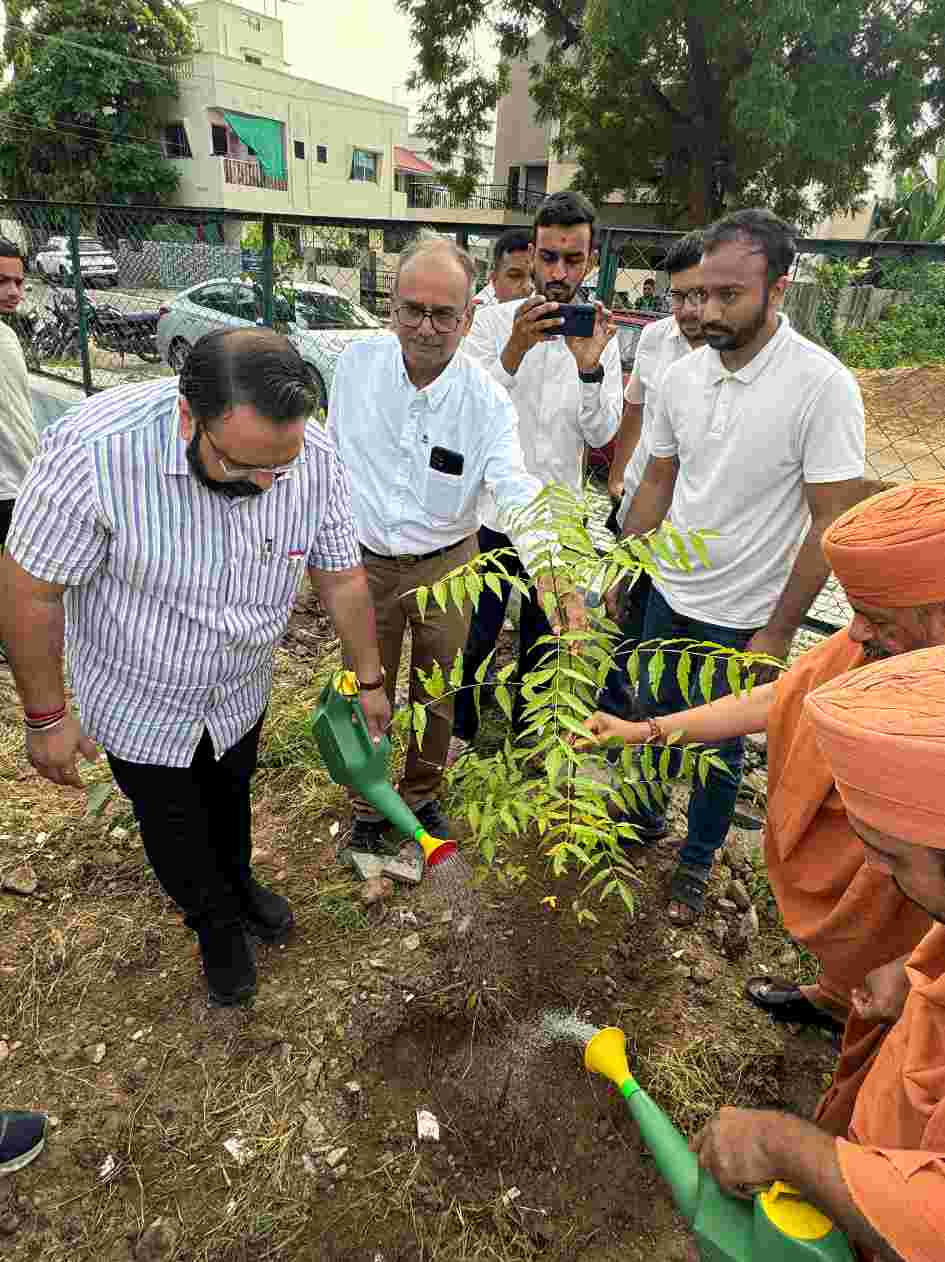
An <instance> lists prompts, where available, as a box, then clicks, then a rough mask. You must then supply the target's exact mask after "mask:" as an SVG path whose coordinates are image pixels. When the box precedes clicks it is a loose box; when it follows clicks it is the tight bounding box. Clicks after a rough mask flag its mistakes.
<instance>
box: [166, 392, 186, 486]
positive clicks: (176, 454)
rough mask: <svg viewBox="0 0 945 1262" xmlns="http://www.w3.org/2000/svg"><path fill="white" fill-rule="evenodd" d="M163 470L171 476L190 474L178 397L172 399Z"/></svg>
mask: <svg viewBox="0 0 945 1262" xmlns="http://www.w3.org/2000/svg"><path fill="white" fill-rule="evenodd" d="M164 472H165V473H168V474H170V475H171V476H178V477H181V476H183V477H189V476H190V465H189V464H188V462H187V444H186V442H184V439H183V438H182V437H181V432H180V401H179V400H178V399H175V400H174V407H173V409H172V410H171V424H170V429H169V431H168V435H167V443H166V444H165V447H164Z"/></svg>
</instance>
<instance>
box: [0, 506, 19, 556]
mask: <svg viewBox="0 0 945 1262" xmlns="http://www.w3.org/2000/svg"><path fill="white" fill-rule="evenodd" d="M15 503H16V500H0V552H2V551H3V548H4V545H5V544H6V541H7V535H8V534H9V533H10V523H11V522H12V521H13V505H14V504H15Z"/></svg>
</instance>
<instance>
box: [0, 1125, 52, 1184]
mask: <svg viewBox="0 0 945 1262" xmlns="http://www.w3.org/2000/svg"><path fill="white" fill-rule="evenodd" d="M45 1143H46V1114H45V1113H31V1112H27V1111H26V1110H19V1109H3V1110H0V1174H12V1173H13V1172H14V1170H22V1169H23V1167H24V1166H28V1165H29V1163H30V1162H31V1161H32V1160H33V1158H34V1157H38V1156H39V1154H40V1153H41V1152H42V1151H43V1145H44V1144H45Z"/></svg>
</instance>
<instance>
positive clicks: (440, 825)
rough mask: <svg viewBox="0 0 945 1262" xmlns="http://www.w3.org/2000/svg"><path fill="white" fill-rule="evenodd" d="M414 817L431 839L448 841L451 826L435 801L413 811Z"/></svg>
mask: <svg viewBox="0 0 945 1262" xmlns="http://www.w3.org/2000/svg"><path fill="white" fill-rule="evenodd" d="M414 815H416V817H417V819H418V820H419V821H420V823H421V824H422V825H423V827H424V828H425V829H426V831H427V832H428V833H429V834H430V836H431V837H438V838H439V839H440V840H441V841H447V840H449V836H450V828H451V825H450V822H449V820H448V819H447V818H446V816H445V815H444V814H443V808H442V807H441V806H440V804H439V802H437V801H436V799H434V800H433V801H432V802H427V804H426V806H421V807H420V809H419V810H418V811H414Z"/></svg>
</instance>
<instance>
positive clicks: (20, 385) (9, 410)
mask: <svg viewBox="0 0 945 1262" xmlns="http://www.w3.org/2000/svg"><path fill="white" fill-rule="evenodd" d="M38 445H39V439H38V437H37V434H36V426H35V425H34V424H33V402H32V399H31V397H30V380H29V374H28V373H27V371H26V360H25V359H24V358H23V351H22V348H21V347H20V341H19V338H18V337H17V336H16V334H15V333H14V332H13V330H12V329H11V328H10V326H9V325H8V324H4V323H3V321H2V320H0V500H15V499H16V497H17V495H18V494H19V490H20V487H21V486H22V484H23V480H24V478H25V477H26V474H27V470H28V469H29V467H30V461H31V460H32V459H33V457H34V456H35V455H36V448H37V447H38Z"/></svg>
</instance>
